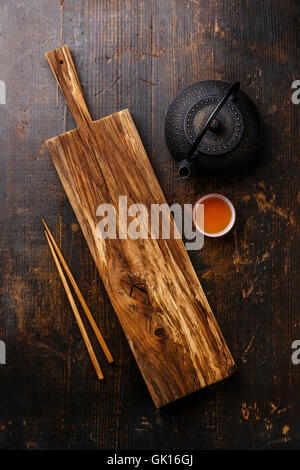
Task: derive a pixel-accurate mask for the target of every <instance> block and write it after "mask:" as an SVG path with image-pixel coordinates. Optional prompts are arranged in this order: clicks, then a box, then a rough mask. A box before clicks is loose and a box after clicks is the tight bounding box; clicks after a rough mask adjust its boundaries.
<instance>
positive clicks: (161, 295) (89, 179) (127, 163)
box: [46, 46, 235, 407]
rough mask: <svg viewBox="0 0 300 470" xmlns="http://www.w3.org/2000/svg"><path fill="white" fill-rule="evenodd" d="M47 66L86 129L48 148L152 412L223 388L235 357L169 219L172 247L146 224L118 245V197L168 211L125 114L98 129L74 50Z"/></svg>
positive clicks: (55, 55)
mask: <svg viewBox="0 0 300 470" xmlns="http://www.w3.org/2000/svg"><path fill="white" fill-rule="evenodd" d="M46 57H47V59H48V61H49V63H50V65H51V68H52V70H53V72H54V75H55V77H56V78H57V81H58V83H59V85H60V88H61V89H62V91H63V93H64V96H65V98H66V101H67V103H68V104H69V106H70V108H71V109H72V112H73V114H74V118H75V121H76V122H77V123H78V125H79V126H80V127H79V128H78V129H75V130H74V131H69V132H67V133H65V134H62V135H60V136H58V137H55V138H53V139H50V140H48V141H47V142H46V144H47V147H48V149H49V151H50V154H51V156H52V160H53V162H54V164H55V167H56V170H57V172H58V174H59V176H60V179H61V181H62V183H63V185H64V188H65V190H66V193H67V195H68V198H69V201H70V203H71V205H72V207H73V209H74V212H75V214H76V216H77V220H78V222H79V224H80V226H81V229H82V231H83V234H84V236H85V238H86V241H87V243H88V245H89V248H90V251H91V253H92V255H93V258H94V260H95V263H96V266H97V268H98V270H99V272H100V275H101V277H102V280H103V283H104V285H105V288H106V291H107V293H108V295H109V297H110V300H111V302H112V305H113V307H114V309H115V311H116V313H117V315H118V317H119V320H120V322H121V325H122V327H123V330H124V332H125V335H126V337H127V339H128V342H129V344H130V347H131V349H132V352H133V354H134V356H135V359H136V361H137V363H138V365H139V368H140V370H141V372H142V375H143V377H144V379H145V382H146V384H147V386H148V389H149V391H150V393H151V396H152V398H153V401H154V403H155V405H156V406H157V407H160V406H163V405H166V404H168V403H170V402H173V401H175V400H177V399H179V398H182V397H184V396H186V395H188V394H190V393H192V392H195V391H197V390H199V389H200V388H203V387H205V386H207V385H211V384H212V383H215V382H218V381H220V380H222V379H225V378H227V377H228V376H230V375H231V374H232V373H233V371H234V370H235V365H234V362H233V359H232V356H231V354H230V352H229V350H228V348H227V345H226V343H225V341H224V338H223V336H222V334H221V332H220V330H219V327H218V325H217V323H216V320H215V318H214V316H213V314H212V312H211V309H210V307H209V304H208V302H207V299H206V297H205V295H204V293H203V290H202V288H201V286H200V283H199V281H198V278H197V276H196V274H195V271H194V269H193V266H192V264H191V262H190V260H189V257H188V256H187V252H186V250H185V248H184V245H183V242H182V240H181V239H179V238H177V239H176V238H174V221H173V219H172V216H171V214H170V211H168V216H169V220H170V224H171V230H170V232H171V239H170V240H168V239H163V238H157V239H154V238H151V226H150V224H149V221H148V216H147V217H146V218H145V216H143V217H142V222H140V223H141V225H142V226H143V227H145V229H146V233H147V236H146V238H145V239H143V238H140V239H138V240H133V239H131V238H130V237H128V238H126V239H121V236H120V230H121V229H120V224H121V218H122V215H121V213H120V212H119V197H120V196H123V197H124V196H125V197H126V198H127V204H128V207H129V206H131V205H132V204H143V205H144V206H145V207H146V209H147V211H148V214H149V215H150V214H151V207H152V205H153V204H166V200H165V198H164V195H163V193H162V191H161V188H160V186H159V184H158V181H157V179H156V176H155V174H154V172H153V170H152V167H151V165H150V162H149V159H148V157H147V154H146V152H145V150H144V147H143V144H142V142H141V139H140V137H139V135H138V132H137V130H136V127H135V125H134V122H133V120H132V118H131V115H130V113H129V111H128V110H123V111H120V112H118V113H115V114H113V115H111V116H107V117H105V118H103V119H101V120H98V121H95V122H92V121H91V120H90V119H89V118H88V117H87V110H86V106H85V103H84V99H83V96H82V93H81V90H80V86H79V84H78V78H77V74H76V71H75V67H74V63H73V61H72V57H71V54H70V50H69V48H68V47H67V46H64V47H62V48H60V49H57V50H55V51H52V52H50V53H47V54H46ZM77 101H78V103H77ZM100 204H112V205H113V207H114V208H115V210H116V213H117V238H116V239H110V238H108V239H102V238H100V237H99V235H97V231H96V227H97V223H98V222H99V218H98V217H97V215H96V213H97V208H98V206H99V205H100ZM126 210H127V209H126ZM126 228H127V227H126ZM133 290H134V291H136V290H138V291H139V292H142V295H141V296H140V298H133V297H132V291H133Z"/></svg>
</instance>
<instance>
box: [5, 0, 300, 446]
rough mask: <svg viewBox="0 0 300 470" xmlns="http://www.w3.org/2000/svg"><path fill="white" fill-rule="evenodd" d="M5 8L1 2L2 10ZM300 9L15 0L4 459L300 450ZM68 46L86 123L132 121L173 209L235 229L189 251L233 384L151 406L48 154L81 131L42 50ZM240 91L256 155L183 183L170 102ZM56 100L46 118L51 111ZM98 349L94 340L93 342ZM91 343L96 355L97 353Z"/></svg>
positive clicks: (8, 132)
mask: <svg viewBox="0 0 300 470" xmlns="http://www.w3.org/2000/svg"><path fill="white" fill-rule="evenodd" d="M3 3H4V2H3ZM298 18H299V2H298V1H297V0H291V1H290V0H289V1H288V2H287V1H286V0H265V1H264V2H262V1H261V0H238V1H237V0H233V1H226V2H221V1H220V0H201V1H200V0H199V1H197V0H164V1H159V0H152V1H151V0H143V1H141V0H122V1H121V0H89V1H88V2H87V1H84V0H64V2H61V1H59V0H58V1H52V2H49V1H47V0H31V1H30V2H28V0H19V1H18V2H6V3H5V5H3V8H2V9H1V16H0V31H1V35H0V63H1V71H0V79H1V80H4V81H5V83H6V85H7V105H6V106H2V105H1V106H0V144H1V158H0V195H1V206H0V215H1V231H0V257H1V273H0V277H1V282H0V297H1V298H0V338H1V339H3V340H4V341H5V342H6V345H7V353H8V364H7V366H0V384H1V400H0V447H1V449H4V448H9V449H14V448H18V449H55V448H57V449H104V448H109V449H166V450H167V449H182V448H185V449H299V443H300V419H299V417H300V409H299V391H300V374H299V366H294V365H293V364H292V362H291V360H290V356H291V347H290V346H291V344H292V341H293V340H295V339H299V338H300V323H299V312H300V302H299V300H300V290H299V287H298V285H299V276H300V273H299V262H298V259H299V247H300V243H299V208H300V204H299V194H298V191H299V106H294V105H292V104H291V99H290V98H291V82H292V81H293V80H295V79H299V75H300V73H299V52H298V50H299V46H298V45H299V24H298ZM63 44H69V45H70V47H71V48H72V50H73V51H74V60H75V64H76V68H77V70H78V75H79V79H80V82H81V84H82V88H83V90H84V95H85V98H86V101H87V105H88V108H89V110H90V112H91V115H92V117H93V118H99V117H102V116H107V115H109V114H112V113H114V112H115V111H116V110H120V109H124V108H127V107H128V108H129V109H130V111H131V114H132V116H133V119H134V122H135V124H136V127H137V129H138V132H139V134H140V136H141V139H142V141H143V144H144V146H145V149H146V152H147V154H148V155H149V158H150V161H151V165H152V166H153V168H154V171H155V174H156V175H157V178H158V181H159V183H160V186H161V188H162V190H163V193H164V195H165V197H166V199H167V201H168V203H169V204H172V203H174V202H179V203H181V204H183V203H185V202H188V203H193V202H195V201H196V200H197V199H198V198H199V197H200V196H202V195H203V194H205V193H207V192H220V193H222V194H225V195H226V196H228V197H229V198H230V199H231V200H232V201H233V203H234V205H235V207H236V209H237V222H236V226H235V228H234V230H233V232H232V233H231V234H230V235H228V236H227V237H224V238H222V239H220V240H205V245H204V248H203V249H202V250H200V251H199V252H190V253H189V255H190V257H191V261H192V263H193V266H194V269H195V271H196V273H197V275H198V276H199V278H200V280H201V284H202V286H203V288H204V290H205V293H206V295H207V298H208V300H209V303H210V305H211V307H212V310H213V312H214V314H215V316H216V319H217V321H218V324H219V325H220V328H221V330H222V332H223V334H224V337H225V339H226V342H227V343H228V345H229V348H230V350H231V352H232V353H233V356H234V358H235V359H236V361H237V366H238V371H237V373H236V374H234V375H233V376H232V377H231V378H229V379H228V380H225V381H222V382H219V383H218V384H216V385H213V386H211V387H207V388H205V389H203V390H202V391H201V392H199V393H196V394H194V395H191V396H189V397H188V398H186V399H184V400H179V401H178V402H177V403H174V404H173V405H169V406H167V407H164V408H161V409H160V410H156V409H155V408H154V406H153V403H152V400H151V397H150V395H149V393H147V389H146V386H145V383H144V380H143V378H142V376H141V374H140V371H139V369H138V367H137V365H136V361H135V359H134V358H133V356H132V353H131V351H130V348H129V346H128V343H127V340H126V338H125V336H124V334H123V331H122V328H121V326H120V323H119V321H118V318H117V316H116V315H115V313H114V310H113V308H112V306H111V302H110V300H109V298H108V296H107V294H106V291H105V288H104V286H103V284H102V281H101V278H100V275H99V274H98V271H97V268H96V267H95V263H94V260H93V258H92V256H91V255H90V252H89V249H88V247H87V244H86V242H85V239H84V236H83V234H82V232H81V230H79V227H78V223H77V221H76V217H75V215H74V212H73V210H72V208H71V206H70V204H69V202H68V198H67V196H66V193H65V191H64V189H63V187H62V185H61V182H60V180H59V178H58V176H57V173H56V170H55V168H54V166H53V164H52V161H51V158H50V155H49V154H48V152H47V150H46V148H45V146H44V144H43V142H44V141H45V140H47V139H49V138H51V137H53V136H55V135H58V134H61V133H63V132H66V131H67V130H69V129H74V120H73V118H72V116H71V114H70V112H69V110H68V109H67V106H66V104H65V99H64V98H63V96H62V95H61V93H59V92H58V90H57V86H56V85H55V80H54V79H53V75H52V73H51V72H50V70H49V66H48V64H47V62H46V60H45V57H44V54H45V52H47V51H49V50H51V49H55V48H57V47H59V46H60V45H63ZM216 78H217V79H222V80H228V81H231V80H239V81H240V82H241V86H242V89H243V90H244V91H245V92H246V93H247V94H248V95H249V96H250V97H251V98H252V100H253V101H254V102H255V104H256V105H257V107H258V111H259V115H260V118H261V124H262V130H263V134H264V145H263V149H262V151H261V152H260V153H259V155H258V160H257V162H256V165H255V167H254V168H253V169H252V171H249V172H247V174H245V175H242V176H241V177H240V178H239V179H236V178H231V179H228V180H221V179H215V180H203V179H201V178H196V177H195V178H192V179H191V180H186V181H181V180H178V178H177V173H176V164H175V163H174V162H173V160H172V158H171V157H170V155H169V152H168V150H167V147H166V144H165V139H164V134H163V125H164V118H165V114H166V111H167V109H168V106H169V104H170V103H171V101H172V99H173V98H174V97H175V95H176V93H177V92H179V91H180V90H182V89H183V88H184V87H185V86H187V85H189V84H191V83H194V82H196V81H198V80H203V79H216ZM53 103H54V105H53ZM42 217H45V218H46V220H47V223H49V226H50V227H51V230H52V229H53V234H54V236H55V239H56V240H57V241H58V242H59V244H60V247H61V249H62V251H63V253H64V254H65V257H66V260H67V261H68V264H69V266H70V269H71V271H72V273H73V274H74V277H75V279H76V280H77V282H78V285H79V287H80V289H81V291H82V293H83V295H84V297H85V299H86V301H87V303H88V305H89V307H90V308H91V311H92V312H93V314H94V315H95V320H96V321H97V323H98V324H99V326H100V329H101V331H102V332H103V336H104V337H105V339H107V342H108V344H109V346H110V347H111V351H112V353H113V355H114V356H115V357H116V358H118V364H117V365H116V367H115V368H114V367H111V366H110V365H108V364H107V363H106V359H105V357H104V355H102V356H101V354H102V353H101V351H100V348H99V350H97V353H99V362H100V364H101V366H102V367H103V372H104V375H105V380H104V381H102V382H101V383H96V382H97V380H95V373H94V370H93V367H92V365H91V364H90V360H89V357H88V356H87V354H86V350H85V346H84V344H83V343H82V338H81V335H80V332H79V331H78V327H77V325H76V324H75V322H74V319H73V317H72V313H71V312H70V307H69V305H68V301H67V299H66V298H65V293H64V290H63V288H62V286H61V282H60V279H59V277H58V275H57V271H56V268H55V266H54V265H53V261H52V259H51V257H49V249H48V246H47V244H46V242H45V237H44V233H43V227H42V224H41V218H42ZM91 336H92V335H91ZM95 347H96V345H95Z"/></svg>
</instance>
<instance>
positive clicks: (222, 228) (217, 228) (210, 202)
mask: <svg viewBox="0 0 300 470" xmlns="http://www.w3.org/2000/svg"><path fill="white" fill-rule="evenodd" d="M200 204H202V205H203V206H204V216H203V215H202V214H201V211H200ZM235 218H236V214H235V209H234V206H233V204H232V203H231V202H230V201H229V199H227V197H225V196H222V195H221V194H216V193H212V194H206V195H205V196H202V197H201V198H200V199H198V201H197V202H196V204H195V205H194V207H193V221H194V224H195V227H196V229H197V230H199V232H201V233H202V234H203V235H206V236H207V237H221V236H222V235H225V234H226V233H228V232H229V231H230V230H231V229H232V227H233V225H234V223H235Z"/></svg>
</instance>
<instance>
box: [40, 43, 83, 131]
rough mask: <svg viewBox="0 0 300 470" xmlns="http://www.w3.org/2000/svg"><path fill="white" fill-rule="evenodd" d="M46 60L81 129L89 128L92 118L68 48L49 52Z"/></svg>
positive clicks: (63, 47) (64, 47)
mask: <svg viewBox="0 0 300 470" xmlns="http://www.w3.org/2000/svg"><path fill="white" fill-rule="evenodd" d="M45 55H46V58H47V60H48V63H49V65H50V67H51V70H52V72H53V73H54V76H55V78H56V80H57V83H58V85H59V87H60V89H61V91H62V93H63V95H64V97H65V99H66V102H67V103H68V106H69V108H70V110H71V112H72V114H73V117H74V119H75V121H76V124H77V126H78V127H79V128H83V127H89V125H90V124H91V122H92V118H91V116H90V113H89V111H88V108H87V105H86V103H85V100H84V97H83V94H82V88H81V85H80V82H79V79H78V75H77V72H76V68H75V65H74V62H73V59H72V55H71V51H70V49H69V47H68V46H62V47H60V48H58V49H54V51H50V52H47V53H46V54H45Z"/></svg>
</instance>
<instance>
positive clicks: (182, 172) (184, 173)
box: [178, 166, 191, 179]
mask: <svg viewBox="0 0 300 470" xmlns="http://www.w3.org/2000/svg"><path fill="white" fill-rule="evenodd" d="M190 173H191V172H190V169H189V167H187V166H181V167H180V168H178V176H179V177H180V178H182V179H185V178H187V177H188V176H190Z"/></svg>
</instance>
